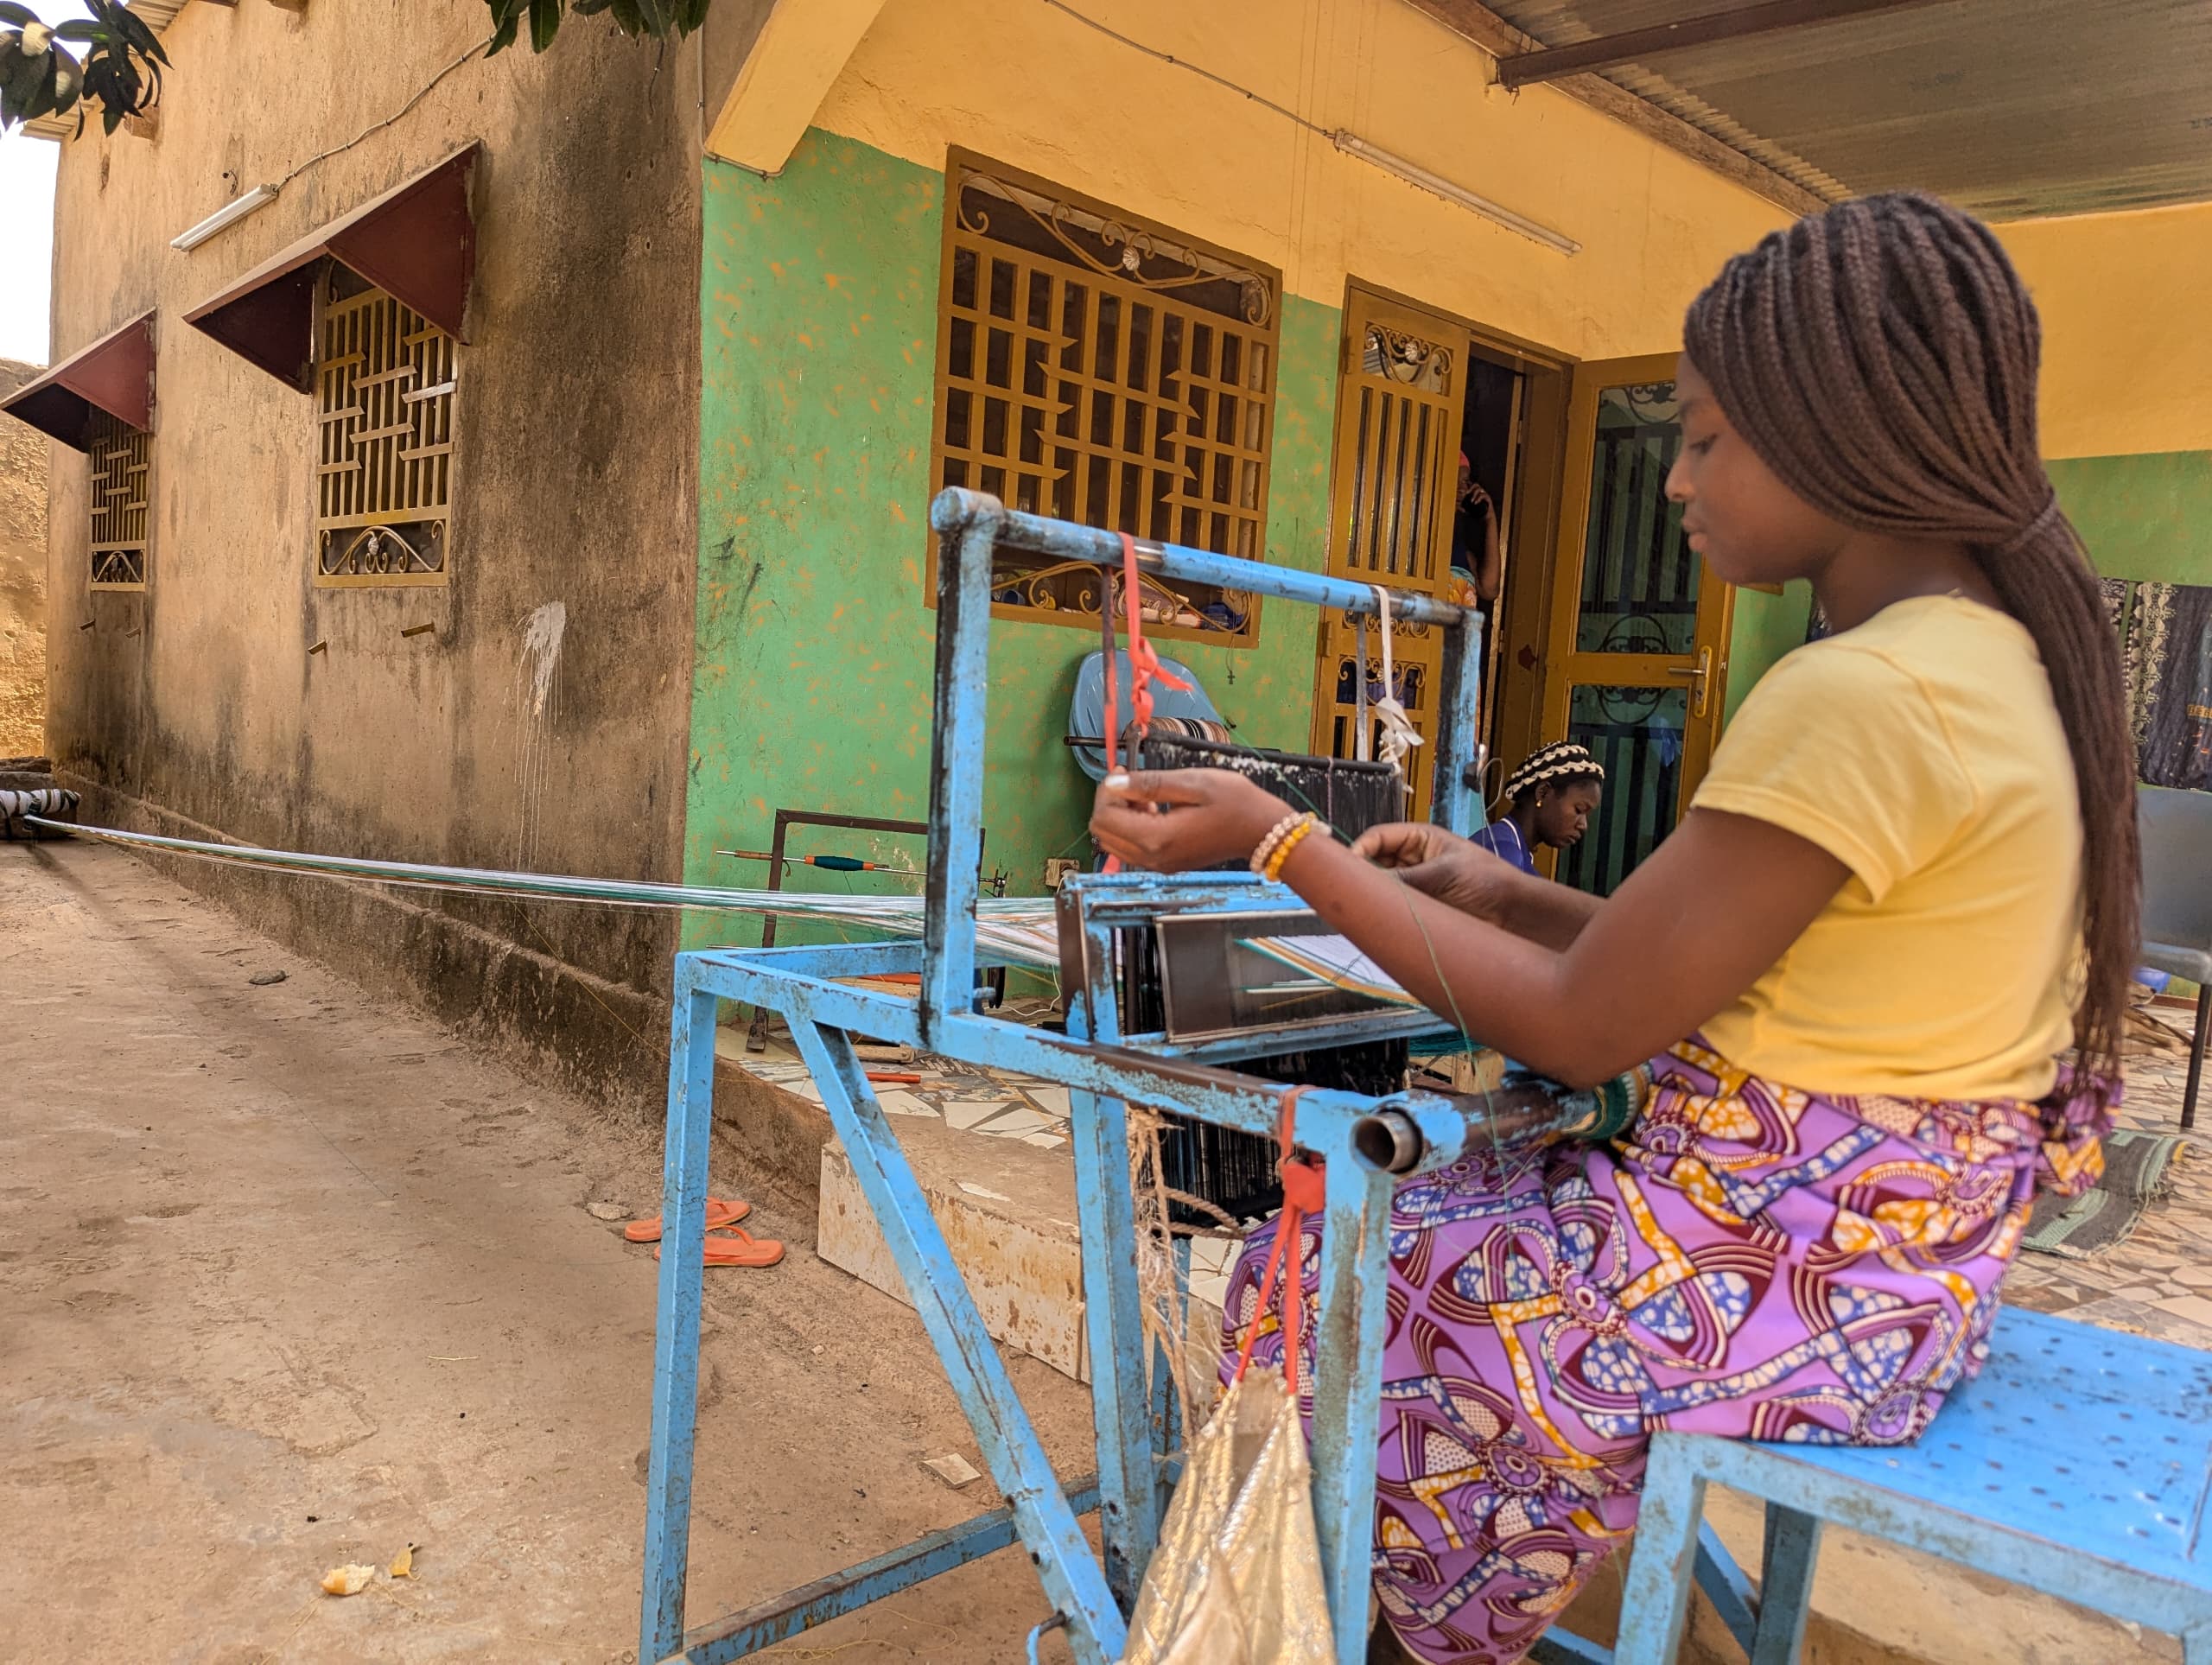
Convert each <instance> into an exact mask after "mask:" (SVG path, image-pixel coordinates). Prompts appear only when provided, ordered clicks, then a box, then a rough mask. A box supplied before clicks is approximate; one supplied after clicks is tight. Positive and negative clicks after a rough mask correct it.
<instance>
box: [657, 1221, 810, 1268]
mask: <svg viewBox="0 0 2212 1665" xmlns="http://www.w3.org/2000/svg"><path fill="white" fill-rule="evenodd" d="M653 1258H654V1259H655V1260H658V1259H659V1258H660V1250H659V1249H655V1250H653ZM783 1258H784V1246H783V1245H782V1244H781V1243H779V1242H777V1241H776V1240H775V1239H774V1238H773V1237H756V1236H753V1234H752V1233H751V1232H749V1231H747V1230H745V1229H744V1228H743V1227H742V1226H731V1227H728V1229H727V1230H722V1231H710V1232H709V1233H708V1234H707V1252H706V1255H705V1257H704V1263H705V1264H706V1265H708V1266H773V1265H774V1264H775V1263H776V1262H777V1261H780V1260H781V1259H783Z"/></svg>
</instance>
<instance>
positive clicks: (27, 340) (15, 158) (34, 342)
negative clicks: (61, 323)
mask: <svg viewBox="0 0 2212 1665" xmlns="http://www.w3.org/2000/svg"><path fill="white" fill-rule="evenodd" d="M29 6H30V9H31V10H33V11H35V12H36V13H37V14H38V15H39V16H41V17H42V18H44V19H45V20H46V21H47V22H49V23H58V22H61V21H63V20H64V19H65V18H69V17H81V16H84V15H85V10H84V8H83V7H82V6H79V5H77V4H75V3H73V0H29ZM92 119H93V120H95V121H97V120H98V119H99V117H98V116H97V115H96V116H94V117H93V118H92ZM60 157H61V147H60V145H58V144H56V143H54V141H53V140H52V139H35V138H30V137H26V136H25V135H24V134H23V133H22V132H21V131H14V130H11V131H10V132H9V133H7V134H5V135H0V226H8V227H9V228H10V232H9V235H8V236H7V238H5V239H4V240H0V359H22V361H23V362H24V363H26V364H34V365H42V364H44V363H45V362H46V361H47V317H48V312H49V311H50V309H51V308H50V303H51V300H52V296H51V295H50V294H49V292H48V283H49V279H50V278H51V276H52V274H53V270H54V166H55V164H56V163H57V162H60ZM17 227H23V228H27V229H26V230H25V231H24V232H22V233H21V234H18V232H17V231H16V228H17Z"/></svg>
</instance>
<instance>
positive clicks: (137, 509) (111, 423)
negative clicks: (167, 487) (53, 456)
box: [90, 407, 153, 589]
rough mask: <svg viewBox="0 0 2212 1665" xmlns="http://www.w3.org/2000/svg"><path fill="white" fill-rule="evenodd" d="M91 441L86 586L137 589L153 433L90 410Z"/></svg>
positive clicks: (142, 581)
mask: <svg viewBox="0 0 2212 1665" xmlns="http://www.w3.org/2000/svg"><path fill="white" fill-rule="evenodd" d="M91 440H92V444H91V447H90V455H91V461H92V588H94V589H143V588H145V585H146V529H147V523H148V518H149V509H148V505H149V503H150V502H151V500H152V494H151V493H149V491H148V490H147V485H148V482H149V480H151V479H152V477H153V473H152V470H153V435H150V434H148V433H145V432H144V431H143V430H142V429H136V428H133V427H131V426H130V423H126V422H124V421H123V420H122V419H121V418H120V417H117V416H110V415H108V413H107V412H106V411H105V410H99V409H98V408H97V407H95V408H94V410H93V411H92V432H91Z"/></svg>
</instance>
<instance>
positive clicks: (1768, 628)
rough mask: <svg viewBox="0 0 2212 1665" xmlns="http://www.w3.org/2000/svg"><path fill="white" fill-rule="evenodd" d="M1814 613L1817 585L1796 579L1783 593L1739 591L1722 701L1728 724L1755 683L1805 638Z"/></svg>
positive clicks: (1784, 588)
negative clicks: (1725, 695) (1726, 690)
mask: <svg viewBox="0 0 2212 1665" xmlns="http://www.w3.org/2000/svg"><path fill="white" fill-rule="evenodd" d="M1812 616H1813V587H1812V586H1811V585H1810V584H1802V583H1793V584H1788V585H1785V586H1783V592H1782V594H1779V595H1770V594H1767V593H1766V592H1765V591H1764V590H1756V589H1747V590H1739V591H1738V592H1737V594H1736V619H1735V624H1734V626H1733V628H1732V629H1731V631H1730V632H1729V635H1728V694H1727V698H1726V700H1725V701H1724V702H1722V705H1721V722H1722V724H1723V725H1724V726H1725V725H1726V724H1728V723H1731V722H1733V721H1735V720H1736V709H1737V707H1738V706H1740V705H1741V704H1743V702H1744V696H1745V695H1746V694H1748V693H1750V692H1751V688H1752V685H1753V684H1754V683H1757V682H1758V679H1759V678H1760V677H1764V676H1765V675H1766V673H1767V672H1768V671H1770V670H1772V669H1773V668H1774V664H1775V662H1776V661H1777V659H1779V658H1782V656H1783V654H1785V653H1787V652H1789V650H1790V649H1791V648H1793V647H1802V645H1804V641H1805V624H1806V621H1807V620H1809V619H1810V618H1811V617H1812Z"/></svg>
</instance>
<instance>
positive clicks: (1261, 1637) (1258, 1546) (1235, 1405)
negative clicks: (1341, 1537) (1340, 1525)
mask: <svg viewBox="0 0 2212 1665" xmlns="http://www.w3.org/2000/svg"><path fill="white" fill-rule="evenodd" d="M1336 1656H1337V1653H1336V1642H1335V1637H1334V1635H1333V1633H1332V1630H1330V1626H1329V1601H1328V1596H1327V1593H1326V1592H1325V1590H1324V1588H1323V1586H1322V1581H1321V1543H1320V1539H1319V1536H1318V1535H1316V1533H1315V1531H1314V1528H1313V1465H1312V1464H1311V1463H1310V1462H1309V1461H1308V1460H1307V1458H1306V1432H1305V1430H1304V1429H1303V1428H1301V1427H1300V1426H1299V1420H1298V1401H1297V1400H1296V1398H1295V1397H1294V1396H1293V1395H1292V1394H1291V1393H1290V1391H1289V1389H1287V1387H1285V1386H1284V1384H1283V1379H1282V1376H1281V1373H1280V1372H1279V1371H1276V1370H1272V1369H1264V1368H1263V1369H1257V1370H1254V1371H1252V1372H1251V1373H1250V1374H1249V1375H1248V1376H1245V1377H1244V1379H1243V1380H1242V1381H1240V1382H1236V1383H1235V1384H1233V1385H1232V1386H1231V1387H1230V1389H1229V1393H1228V1395H1227V1396H1226V1397H1225V1398H1224V1399H1223V1400H1222V1401H1221V1405H1220V1408H1218V1409H1217V1410H1216V1411H1215V1412H1214V1414H1213V1420H1211V1421H1210V1422H1208V1423H1207V1424H1206V1426H1205V1429H1204V1431H1203V1432H1201V1433H1199V1434H1198V1436H1197V1437H1196V1438H1195V1439H1192V1441H1191V1442H1190V1446H1189V1447H1188V1448H1187V1450H1186V1451H1185V1457H1184V1464H1183V1479H1182V1483H1181V1484H1179V1485H1178V1486H1177V1487H1176V1489H1175V1497H1174V1500H1173V1502H1172V1503H1169V1504H1168V1507H1167V1519H1166V1522H1164V1523H1163V1524H1162V1526H1161V1528H1160V1547H1159V1548H1158V1549H1157V1550H1155V1551H1154V1554H1153V1558H1152V1565H1151V1566H1148V1567H1147V1568H1146V1569H1145V1578H1144V1588H1143V1590H1142V1591H1141V1592H1140V1593H1139V1594H1138V1597H1137V1608H1136V1612H1135V1616H1134V1617H1131V1619H1130V1621H1129V1646H1128V1652H1127V1653H1125V1654H1123V1655H1122V1662H1123V1665H1330V1662H1332V1661H1333V1660H1334V1659H1335V1658H1336Z"/></svg>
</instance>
